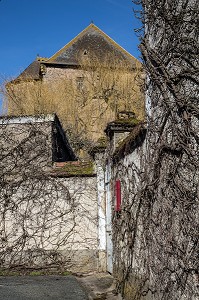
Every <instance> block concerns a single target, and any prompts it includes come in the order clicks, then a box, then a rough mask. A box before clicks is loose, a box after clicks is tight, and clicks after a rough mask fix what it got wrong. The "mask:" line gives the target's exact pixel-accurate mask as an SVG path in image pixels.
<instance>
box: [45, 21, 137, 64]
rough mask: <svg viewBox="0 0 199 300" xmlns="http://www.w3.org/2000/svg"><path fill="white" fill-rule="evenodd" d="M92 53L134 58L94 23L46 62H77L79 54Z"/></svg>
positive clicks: (119, 57)
mask: <svg viewBox="0 0 199 300" xmlns="http://www.w3.org/2000/svg"><path fill="white" fill-rule="evenodd" d="M89 53H92V55H94V56H96V57H98V58H101V59H103V58H104V57H105V56H107V55H111V56H115V57H116V58H117V59H119V60H120V61H121V60H125V61H129V62H131V63H133V62H134V63H135V60H136V59H135V58H134V57H133V56H132V55H131V54H130V53H128V52H127V51H126V50H124V49H123V48H122V47H121V46H119V45H118V44H117V43H116V42H115V41H113V40H112V39H111V38H110V37H109V36H108V35H107V34H105V33H104V32H103V31H102V30H100V29H99V28H98V27H97V26H95V25H94V24H90V25H89V26H88V27H87V28H85V29H84V30H83V31H82V32H81V33H80V34H79V35H77V36H76V37H75V38H74V39H73V40H71V41H70V42H69V43H68V44H67V45H65V46H64V47H63V48H62V49H60V50H59V51H58V52H57V53H55V54H54V55H53V56H52V57H51V58H49V59H48V60H47V61H46V63H57V64H59V63H60V64H63V63H64V64H72V65H75V64H78V63H79V62H78V58H79V57H80V55H88V56H89Z"/></svg>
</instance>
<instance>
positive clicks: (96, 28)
mask: <svg viewBox="0 0 199 300" xmlns="http://www.w3.org/2000/svg"><path fill="white" fill-rule="evenodd" d="M90 28H93V29H95V30H96V31H98V32H99V33H100V34H102V35H103V36H104V37H105V38H106V39H108V40H109V42H110V43H111V44H112V45H113V46H114V47H116V48H117V49H118V50H120V51H122V52H123V53H124V54H125V55H127V56H128V57H129V58H130V59H133V60H136V61H139V60H138V59H137V58H135V57H134V56H133V55H131V54H130V53H129V52H128V51H127V50H125V49H124V48H123V47H122V46H120V45H119V44H118V43H116V42H115V41H114V40H113V39H112V38H111V37H109V36H108V35H107V34H106V33H105V32H104V31H102V30H101V29H100V28H99V27H97V26H96V25H94V24H93V23H91V24H90V25H89V26H87V27H86V28H85V29H84V30H83V31H81V32H80V33H79V34H78V35H77V36H76V37H75V38H73V39H72V40H71V41H70V42H69V43H67V44H66V45H65V46H64V47H62V48H61V49H60V50H59V51H57V52H56V53H55V54H53V55H52V56H51V57H50V58H49V59H48V60H46V62H53V60H54V59H56V58H57V57H58V56H59V55H60V54H61V53H62V52H64V51H65V50H66V49H68V48H69V47H70V46H71V45H72V44H73V43H75V42H76V41H77V40H78V39H79V38H80V37H81V36H83V35H84V34H85V33H86V32H87V31H88V30H89V29H90Z"/></svg>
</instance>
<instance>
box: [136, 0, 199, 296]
mask: <svg viewBox="0 0 199 300" xmlns="http://www.w3.org/2000/svg"><path fill="white" fill-rule="evenodd" d="M142 5H143V9H144V18H145V19H144V26H145V34H144V37H143V39H142V43H141V52H142V55H143V60H144V64H145V67H146V70H147V73H148V80H147V99H148V105H147V107H148V113H149V120H148V121H149V123H148V135H147V151H146V153H147V155H146V162H145V167H144V171H145V186H144V187H143V190H142V197H143V202H142V204H143V209H142V213H143V215H142V220H143V229H144V230H143V239H144V241H145V248H146V251H145V260H146V262H147V264H146V270H147V271H146V276H147V279H148V280H149V282H150V284H151V285H152V288H153V291H154V293H155V294H157V295H158V296H157V298H158V299H176V300H177V299H197V296H198V294H197V285H198V273H197V272H198V271H197V270H198V260H197V249H198V229H199V223H198V220H199V215H198V195H199V189H198V179H199V178H198V177H199V168H198V167H199V161H198V154H199V151H198V150H199V136H198V129H199V127H198V125H199V121H198V117H199V108H198V31H197V30H198V28H197V22H198V4H197V1H195V0H180V1H170V0H169V1H163V0H160V1H158V0H157V1H151V0H149V1H143V3H142Z"/></svg>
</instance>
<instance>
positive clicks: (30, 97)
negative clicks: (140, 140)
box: [7, 24, 144, 148]
mask: <svg viewBox="0 0 199 300" xmlns="http://www.w3.org/2000/svg"><path fill="white" fill-rule="evenodd" d="M142 81H143V71H142V65H141V63H140V62H139V61H138V60H137V59H136V58H135V57H133V56H132V55H131V54H129V53H128V52H127V51H125V50H124V49H123V48H122V47H121V46H119V45H118V44H117V43H116V42H114V41H113V40H112V39H111V38H110V37H109V36H108V35H106V34H105V33H104V32H103V31H102V30H100V29H99V28H98V27H97V26H95V25H94V24H90V25H89V26H88V27H87V28H85V29H84V30H83V31H82V32H81V33H80V34H79V35H77V36H76V37H75V38H74V39H73V40H71V41H70V42H69V43H68V44H66V45H65V46H64V47H63V48H61V49H60V50H59V51H57V52H56V53H55V54H53V55H52V56H51V57H50V58H41V57H37V59H36V60H35V61H34V62H32V63H31V64H30V65H29V66H28V67H27V68H26V69H25V70H24V71H23V72H22V73H21V74H20V75H19V76H18V77H17V78H16V79H14V80H13V81H12V82H11V83H10V84H8V85H7V90H8V95H9V96H10V97H9V96H8V97H9V99H8V100H9V101H8V111H9V114H20V115H21V114H40V113H45V114H46V113H53V112H56V113H57V115H58V117H59V119H60V121H61V122H62V124H63V126H64V128H65V129H66V130H67V132H68V133H70V136H71V142H72V144H73V143H74V144H75V141H76V144H77V140H78V141H79V145H78V147H80V148H81V146H80V144H81V143H82V145H83V147H84V146H85V145H88V143H89V142H92V141H96V140H97V139H98V138H100V137H101V136H103V135H104V128H105V127H106V124H107V123H108V122H110V121H113V120H114V119H115V118H116V116H117V113H118V112H119V111H123V110H127V111H134V112H135V114H136V117H137V118H138V119H140V120H143V118H144V98H143V93H142ZM88 116H89V118H88ZM78 147H77V148H78Z"/></svg>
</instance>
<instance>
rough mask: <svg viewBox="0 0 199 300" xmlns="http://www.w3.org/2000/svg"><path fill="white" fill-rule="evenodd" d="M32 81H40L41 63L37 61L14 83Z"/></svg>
mask: <svg viewBox="0 0 199 300" xmlns="http://www.w3.org/2000/svg"><path fill="white" fill-rule="evenodd" d="M32 79H34V80H39V79H40V62H39V61H37V60H35V61H33V62H32V63H31V64H30V65H29V66H28V67H27V68H26V69H25V70H24V71H23V72H22V73H21V74H20V75H19V76H18V77H17V78H16V79H15V80H14V81H15V82H16V81H20V80H32Z"/></svg>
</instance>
